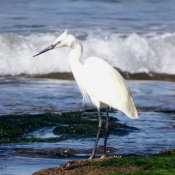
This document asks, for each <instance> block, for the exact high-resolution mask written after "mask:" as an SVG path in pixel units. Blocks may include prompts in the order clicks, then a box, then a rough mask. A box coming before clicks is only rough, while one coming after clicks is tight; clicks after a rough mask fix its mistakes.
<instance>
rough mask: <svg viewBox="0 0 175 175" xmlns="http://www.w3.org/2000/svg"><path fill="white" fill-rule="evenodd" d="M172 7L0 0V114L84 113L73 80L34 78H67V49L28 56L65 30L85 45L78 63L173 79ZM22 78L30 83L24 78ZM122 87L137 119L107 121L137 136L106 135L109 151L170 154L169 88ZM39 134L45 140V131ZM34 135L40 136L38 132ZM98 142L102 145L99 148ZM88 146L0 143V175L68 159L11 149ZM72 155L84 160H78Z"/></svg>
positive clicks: (96, 0)
mask: <svg viewBox="0 0 175 175" xmlns="http://www.w3.org/2000/svg"><path fill="white" fill-rule="evenodd" d="M174 7H175V1H173V0H167V1H164V0H142V1H140V0H133V1H126V0H123V1H122V0H108V1H102V0H76V1H75V0H59V1H55V0H50V1H47V0H35V1H23V0H13V1H10V0H6V1H1V2H0V21H1V22H0V92H1V93H0V115H4V114H21V113H30V114H33V113H45V112H63V111H75V110H82V109H85V108H87V107H89V106H86V105H83V103H82V97H81V94H80V92H79V90H78V87H77V85H76V83H75V81H67V80H66V81H63V80H51V79H42V78H34V77H36V76H35V75H43V74H48V73H52V72H62V73H64V72H71V70H70V67H69V64H68V61H67V56H68V53H69V51H70V49H69V48H60V49H57V50H54V51H50V52H47V53H45V54H43V55H40V56H38V57H36V58H33V55H34V54H36V53H38V51H40V50H41V49H43V48H45V47H46V46H49V45H50V44H51V43H52V42H53V41H54V40H55V39H56V38H57V37H58V36H59V35H60V34H61V33H62V32H63V31H64V30H65V29H66V28H67V29H69V31H70V32H71V33H72V34H74V35H75V36H76V37H77V38H78V39H79V40H80V41H81V42H82V44H83V56H82V59H81V61H82V63H83V62H84V60H85V59H87V58H88V57H90V56H98V57H101V58H102V59H104V60H106V61H107V62H109V63H110V64H112V65H113V66H114V67H116V68H119V69H120V70H121V71H126V72H128V73H139V72H145V73H147V74H149V73H150V72H155V73H165V74H167V75H174V74H175V64H174V57H175V32H174V31H175V30H174V29H175V10H174ZM19 75H20V76H19ZM25 75H29V77H30V76H31V77H33V78H25V77H24V76H25ZM127 83H128V85H129V87H130V90H131V93H132V95H133V98H134V101H135V104H136V107H137V108H138V109H140V110H139V119H138V120H137V121H135V120H134V121H133V120H130V119H128V118H127V117H126V116H124V115H123V114H122V113H120V112H119V113H115V114H112V116H114V117H116V118H118V119H119V121H120V122H123V123H126V124H127V125H129V126H135V127H137V128H139V131H138V132H133V133H131V134H129V135H127V136H124V137H122V136H120V137H118V136H114V135H112V136H109V141H108V145H109V146H110V147H114V148H115V149H116V151H115V154H119V155H122V154H143V155H145V154H146V155H147V154H151V153H158V152H159V151H161V150H163V149H169V148H173V146H174V145H175V144H174V143H175V140H174V139H173V138H174V132H175V127H174V126H175V123H174V117H175V115H174V114H173V113H172V114H171V113H163V112H160V111H162V110H164V111H174V110H175V108H174V106H175V93H174V92H175V91H174V90H175V83H174V82H164V81H132V80H129V81H127ZM155 111H159V112H155ZM44 132H45V136H47V137H49V134H51V133H50V132H51V129H48V132H46V131H44ZM32 134H35V135H37V136H38V137H40V136H41V135H40V131H36V132H34V133H32ZM51 135H52V134H51ZM52 136H53V135H52ZM102 142H103V140H100V141H99V144H101V145H102ZM93 144H94V140H93V139H84V140H78V141H75V140H74V141H72V140H68V141H66V142H61V143H42V144H39V143H35V144H29V143H24V144H18V143H16V144H7V145H0V162H1V163H0V174H2V175H23V174H25V175H30V174H32V173H33V172H34V171H36V170H39V169H41V168H47V167H52V166H58V165H60V164H62V163H64V162H66V161H67V160H71V159H74V158H68V159H50V158H42V157H38V158H33V157H20V156H15V155H14V154H13V148H23V147H24V148H37V149H40V148H48V149H50V148H52V149H54V148H57V147H64V148H70V147H71V148H73V149H77V148H78V149H82V148H86V149H91V148H92V147H93ZM128 145H129V146H128ZM5 148H7V150H6V149H5ZM10 150H12V151H10ZM83 156H85V157H88V156H89V155H87V154H86V155H83ZM77 157H78V158H82V155H77ZM83 158H84V157H83ZM41 162H42V163H41Z"/></svg>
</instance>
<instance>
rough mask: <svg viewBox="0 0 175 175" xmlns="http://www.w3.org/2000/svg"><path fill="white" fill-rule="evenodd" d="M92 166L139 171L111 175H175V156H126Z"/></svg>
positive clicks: (98, 162) (92, 164)
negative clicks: (129, 167)
mask: <svg viewBox="0 0 175 175" xmlns="http://www.w3.org/2000/svg"><path fill="white" fill-rule="evenodd" d="M91 166H98V167H102V166H103V167H107V166H118V167H120V166H125V167H126V168H127V166H136V167H139V170H138V171H135V170H133V171H130V172H120V173H119V172H117V173H112V174H110V175H140V174H142V175H150V174H151V175H170V174H171V173H172V174H175V154H164V155H149V156H147V157H143V156H126V157H122V158H112V159H107V160H104V161H97V162H93V163H91Z"/></svg>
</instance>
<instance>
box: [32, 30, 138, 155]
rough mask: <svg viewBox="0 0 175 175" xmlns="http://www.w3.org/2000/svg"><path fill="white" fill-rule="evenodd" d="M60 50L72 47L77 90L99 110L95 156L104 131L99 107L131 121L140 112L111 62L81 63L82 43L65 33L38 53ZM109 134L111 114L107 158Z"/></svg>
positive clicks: (94, 60)
mask: <svg viewBox="0 0 175 175" xmlns="http://www.w3.org/2000/svg"><path fill="white" fill-rule="evenodd" d="M59 47H70V48H71V52H70V53H69V56H68V61H69V64H70V67H71V69H72V72H73V74H74V77H75V80H76V82H77V84H78V87H79V89H80V91H81V93H82V96H83V100H84V102H88V101H89V99H91V101H92V103H93V104H94V105H95V106H96V107H97V109H98V114H99V129H98V133H97V138H96V142H95V145H94V149H93V152H92V155H91V158H94V157H95V149H96V146H97V142H98V138H99V134H100V131H101V126H102V121H101V116H100V108H101V107H102V106H103V105H104V104H105V105H107V106H109V107H113V108H115V109H118V110H119V111H122V112H123V113H124V114H126V115H127V116H128V117H130V118H132V119H136V118H138V113H137V110H136V107H135V105H134V101H133V99H132V96H131V94H130V90H129V88H128V86H127V84H126V82H125V80H124V79H123V77H122V76H121V75H120V73H119V72H118V71H117V70H115V69H114V68H113V67H112V66H111V65H110V64H109V63H107V62H106V61H104V60H102V59H100V58H98V57H90V58H88V59H87V60H86V61H85V63H84V64H82V63H81V62H80V58H81V56H82V52H83V47H82V45H81V43H80V41H79V40H78V39H77V38H75V37H74V36H73V35H71V34H69V32H68V30H65V31H64V33H62V34H61V35H60V36H59V37H58V38H57V39H56V40H55V41H54V42H53V43H52V45H51V46H49V47H47V48H45V49H43V50H42V51H41V52H39V53H38V54H36V55H34V56H37V55H40V54H42V53H44V52H47V51H48V50H52V49H55V48H59ZM107 135H108V113H107V124H106V135H105V142H104V155H105V154H106V141H107Z"/></svg>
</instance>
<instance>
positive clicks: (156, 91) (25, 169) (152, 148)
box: [0, 77, 175, 175]
mask: <svg viewBox="0 0 175 175" xmlns="http://www.w3.org/2000/svg"><path fill="white" fill-rule="evenodd" d="M128 84H129V87H130V90H131V93H132V95H133V98H134V100H135V104H136V106H137V107H138V109H139V111H140V112H139V119H138V120H131V119H129V118H127V117H126V116H125V115H124V114H122V113H120V112H116V113H110V116H113V117H116V118H118V119H119V122H120V123H125V124H127V125H129V126H134V127H136V128H138V129H139V130H136V131H133V132H131V133H129V134H128V135H125V136H116V135H110V136H109V139H108V147H109V148H111V149H112V152H108V154H109V155H110V154H112V155H126V154H138V155H147V154H152V153H158V152H159V151H161V150H164V149H169V148H173V147H174V144H175V140H174V132H175V120H174V118H175V114H174V113H162V112H155V111H161V110H167V111H171V110H172V111H173V110H174V103H175V95H174V89H175V83H173V82H163V81H128ZM0 91H1V92H2V93H1V94H0V99H1V101H0V105H1V109H3V110H2V111H1V114H10V113H12V114H16V113H25V112H26V113H31V114H32V113H45V112H48V111H49V112H62V111H70V110H82V109H85V107H86V108H87V107H88V106H85V107H83V106H82V97H81V94H80V93H79V90H78V88H77V85H76V83H75V82H74V81H61V80H50V79H34V78H17V77H16V78H1V79H0ZM7 99H8V100H7ZM53 99H54V100H53ZM5 102H6V103H5ZM24 109H25V110H24ZM48 109H49V110H48ZM52 129H53V128H43V129H39V130H37V131H34V132H32V133H29V134H28V135H27V137H32V136H35V137H39V138H46V137H47V138H48V137H56V136H55V135H54V134H53V133H52ZM93 144H94V139H93V138H89V139H79V140H72V139H70V140H67V141H62V142H57V143H20V144H17V143H16V144H3V145H1V146H0V159H1V162H2V164H1V165H0V172H2V174H3V175H9V174H11V175H16V174H18V175H22V174H26V175H29V174H31V173H33V172H34V171H37V170H39V169H41V168H46V167H53V166H58V165H60V164H62V163H64V162H65V161H67V160H73V159H81V158H88V157H89V156H90V153H91V149H92V147H93ZM102 145H103V139H102V138H101V139H100V140H99V146H102ZM15 148H20V149H27V148H32V149H34V150H38V149H39V150H41V149H47V150H48V149H55V148H62V149H65V150H66V149H74V150H76V151H77V153H76V154H75V155H73V156H71V157H68V158H66V157H65V156H63V157H61V158H60V157H57V156H56V157H50V156H47V157H42V156H41V155H37V154H36V155H35V156H34V155H33V154H31V155H30V154H19V152H18V151H16V150H15ZM111 149H108V150H109V151H111ZM24 152H25V151H24ZM97 156H100V154H97ZM41 162H42V163H41ZM19 169H20V171H19Z"/></svg>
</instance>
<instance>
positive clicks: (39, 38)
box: [0, 0, 175, 76]
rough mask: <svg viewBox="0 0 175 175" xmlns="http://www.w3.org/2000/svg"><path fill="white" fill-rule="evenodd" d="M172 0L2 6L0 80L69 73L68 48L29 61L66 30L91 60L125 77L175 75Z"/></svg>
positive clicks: (68, 0)
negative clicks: (126, 74) (98, 59)
mask: <svg viewBox="0 0 175 175" xmlns="http://www.w3.org/2000/svg"><path fill="white" fill-rule="evenodd" d="M174 6H175V1H171V0H168V1H163V0H162V1H155V0H142V1H139V0H134V1H120V0H116V1H115V0H111V1H100V0H91V1H86V0H77V1H73V0H64V1H63V0H60V1H54V0H51V1H46V0H43V1H41V0H36V1H22V0H14V1H13V2H11V1H9V0H7V1H2V2H1V6H0V20H1V21H2V22H1V23H0V75H1V76H5V75H19V74H27V75H36V74H47V73H50V72H70V71H71V70H70V67H69V65H68V62H67V55H68V52H69V49H67V48H61V49H59V50H54V51H50V52H48V53H45V54H43V55H41V56H39V57H36V58H33V57H32V56H33V55H34V54H36V53H38V51H40V50H41V49H43V48H45V47H46V46H48V45H50V44H51V43H52V42H53V41H54V40H55V39H56V38H57V37H58V36H59V35H60V34H61V33H62V31H64V29H66V28H68V29H69V30H70V32H71V33H73V34H74V35H75V36H76V37H78V38H79V40H80V41H81V42H82V44H83V47H84V54H83V57H82V62H83V61H84V60H85V59H86V58H88V57H90V56H98V57H101V58H102V59H105V60H107V61H108V62H109V63H110V64H112V65H113V66H114V67H117V68H119V69H121V70H122V71H127V72H130V73H136V72H146V73H149V72H156V73H166V74H174V73H175V69H174V64H173V63H174V55H175V33H174V29H175V11H174Z"/></svg>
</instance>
